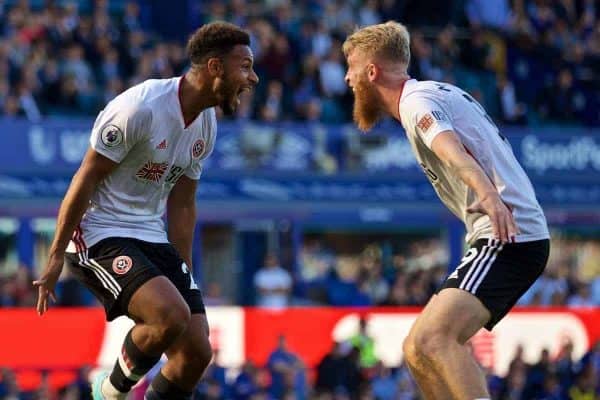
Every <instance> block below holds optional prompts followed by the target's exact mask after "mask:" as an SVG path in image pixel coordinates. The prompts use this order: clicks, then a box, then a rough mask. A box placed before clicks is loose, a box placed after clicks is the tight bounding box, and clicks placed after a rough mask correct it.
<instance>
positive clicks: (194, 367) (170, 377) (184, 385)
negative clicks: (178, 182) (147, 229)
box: [146, 245, 212, 400]
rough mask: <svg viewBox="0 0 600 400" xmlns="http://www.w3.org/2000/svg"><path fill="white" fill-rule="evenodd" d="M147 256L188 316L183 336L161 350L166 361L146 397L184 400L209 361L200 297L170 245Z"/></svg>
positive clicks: (206, 329) (157, 399)
mask: <svg viewBox="0 0 600 400" xmlns="http://www.w3.org/2000/svg"><path fill="white" fill-rule="evenodd" d="M151 257H152V259H153V260H154V261H155V263H156V264H157V265H158V266H159V268H161V270H162V272H163V273H164V274H165V275H166V276H167V277H168V278H169V280H170V281H171V282H172V283H173V284H174V285H175V287H176V288H177V290H178V291H179V293H181V295H182V296H183V299H185V302H186V303H187V305H188V306H189V309H190V311H191V314H192V317H191V321H190V323H189V324H188V327H187V329H186V331H185V333H184V334H183V335H181V336H180V337H179V338H178V339H177V341H175V342H173V343H172V345H171V346H169V348H168V349H167V350H166V351H165V353H166V355H167V358H168V361H167V363H166V364H165V365H163V367H162V369H161V371H160V372H159V373H158V374H157V375H156V377H155V378H154V380H153V381H152V383H151V384H150V387H149V388H148V391H147V392H146V398H147V399H148V400H159V399H168V400H186V399H189V398H190V397H191V394H192V391H193V389H194V387H195V386H196V385H197V383H198V381H199V380H200V378H201V377H202V374H203V373H204V370H205V369H206V367H207V366H208V364H209V363H210V360H211V358H212V349H211V346H210V343H209V341H208V334H209V328H208V321H207V319H206V311H205V308H204V303H203V301H202V294H201V292H200V289H199V288H198V286H197V285H196V283H195V282H194V279H193V277H192V274H191V273H190V271H189V269H188V267H187V265H186V264H185V263H184V261H183V260H182V259H181V257H180V256H179V254H178V253H177V251H176V250H175V248H174V247H173V246H171V245H164V246H161V248H160V251H156V252H152V254H151Z"/></svg>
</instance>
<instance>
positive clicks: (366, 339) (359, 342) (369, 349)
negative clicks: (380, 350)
mask: <svg viewBox="0 0 600 400" xmlns="http://www.w3.org/2000/svg"><path fill="white" fill-rule="evenodd" d="M367 326H368V323H367V320H366V319H364V318H361V319H360V320H359V322H358V332H357V333H356V334H355V335H354V336H352V337H351V338H350V344H352V346H354V347H355V348H357V349H358V351H359V354H360V361H359V362H360V366H361V368H372V367H373V366H375V364H376V363H377V356H376V355H375V341H374V340H373V338H372V337H371V336H369V334H368V333H367Z"/></svg>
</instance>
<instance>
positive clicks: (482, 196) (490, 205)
mask: <svg viewBox="0 0 600 400" xmlns="http://www.w3.org/2000/svg"><path fill="white" fill-rule="evenodd" d="M431 150H432V151H433V152H434V153H435V154H436V155H437V156H438V157H439V159H440V160H442V162H444V163H445V164H446V165H448V166H449V167H450V168H452V169H453V170H454V171H455V172H456V174H457V175H458V176H459V177H460V179H461V180H462V181H463V182H464V183H465V184H466V185H467V186H469V187H470V188H471V189H473V191H474V192H475V194H476V195H477V201H476V202H475V203H474V204H472V205H471V206H470V207H469V208H468V209H467V211H468V212H480V213H484V214H487V215H488V216H489V218H490V221H491V223H492V228H493V229H494V235H495V237H496V238H497V239H500V240H502V241H503V242H508V241H511V240H513V238H514V236H515V235H516V234H517V232H518V229H517V226H516V223H515V221H514V218H513V215H512V212H511V211H510V210H509V209H508V207H507V206H506V204H504V202H503V201H502V199H501V198H500V195H499V193H498V190H497V189H496V187H495V186H494V185H493V184H492V181H491V180H490V179H489V177H488V176H487V175H486V174H485V172H484V171H483V169H482V168H481V166H480V165H479V163H478V162H477V161H476V160H475V159H474V158H473V157H472V156H471V155H470V154H469V153H467V151H466V150H465V147H464V146H463V144H462V143H461V141H460V140H459V138H458V137H457V136H456V134H455V133H454V132H453V131H452V130H446V131H443V132H440V133H438V134H437V135H436V136H435V138H433V141H432V142H431Z"/></svg>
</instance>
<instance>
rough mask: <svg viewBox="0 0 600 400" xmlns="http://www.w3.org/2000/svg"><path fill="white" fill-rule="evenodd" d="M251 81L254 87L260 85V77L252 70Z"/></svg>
mask: <svg viewBox="0 0 600 400" xmlns="http://www.w3.org/2000/svg"><path fill="white" fill-rule="evenodd" d="M249 79H250V82H252V84H253V85H255V86H256V85H258V81H259V79H258V75H256V72H254V70H252V73H251V74H250V77H249Z"/></svg>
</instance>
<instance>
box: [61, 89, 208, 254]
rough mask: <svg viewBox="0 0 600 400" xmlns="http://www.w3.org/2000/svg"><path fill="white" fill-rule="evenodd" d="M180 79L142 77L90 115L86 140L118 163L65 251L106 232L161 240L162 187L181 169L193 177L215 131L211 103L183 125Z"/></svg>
mask: <svg viewBox="0 0 600 400" xmlns="http://www.w3.org/2000/svg"><path fill="white" fill-rule="evenodd" d="M181 79H182V78H181V77H177V78H172V79H152V80H147V81H145V82H143V83H141V84H139V85H137V86H134V87H132V88H130V89H128V90H126V91H125V92H123V93H122V94H120V95H119V96H117V97H116V98H115V99H114V100H112V101H111V102H110V103H108V105H107V106H106V108H104V110H102V111H101V112H100V114H99V115H98V117H97V118H96V122H95V123H94V127H93V128H92V134H91V137H90V145H91V147H92V148H93V149H94V150H95V151H97V152H98V153H100V154H102V155H103V156H105V157H108V158H109V159H111V160H113V161H115V162H117V163H119V165H118V166H117V168H116V169H115V170H114V171H113V172H112V173H111V174H110V175H109V176H107V177H106V178H105V179H104V180H103V181H102V182H101V183H100V184H99V185H98V187H97V189H96V191H95V192H94V194H93V195H92V198H91V201H90V204H89V207H88V209H87V211H86V213H85V214H84V216H83V218H82V220H81V224H80V226H79V227H78V229H77V230H76V232H75V233H74V236H73V239H74V240H72V241H71V242H70V243H69V247H68V248H67V252H79V251H81V250H82V248H86V247H89V246H92V245H94V244H95V243H97V242H98V241H100V240H102V239H105V238H107V237H114V236H120V237H128V238H135V239H140V240H144V241H147V242H153V243H166V242H168V239H167V233H166V230H165V226H164V221H163V220H162V216H163V214H164V213H165V209H166V203H167V198H168V196H169V193H170V191H171V189H172V188H173V186H174V185H175V183H176V182H177V180H178V179H179V178H180V177H181V176H182V175H184V174H185V175H186V176H187V177H189V178H191V179H199V178H200V174H201V172H202V160H204V159H205V158H206V157H208V155H209V154H210V153H211V152H212V149H213V147H214V143H215V138H216V133H217V122H216V115H215V110H214V108H208V109H206V110H204V111H202V113H200V115H198V117H197V118H196V119H195V120H194V121H193V122H192V123H190V124H189V125H188V126H185V123H184V120H183V114H182V111H181V106H180V102H179V85H180V82H181ZM190 223H193V222H192V221H190Z"/></svg>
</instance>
